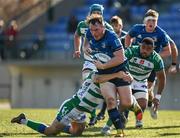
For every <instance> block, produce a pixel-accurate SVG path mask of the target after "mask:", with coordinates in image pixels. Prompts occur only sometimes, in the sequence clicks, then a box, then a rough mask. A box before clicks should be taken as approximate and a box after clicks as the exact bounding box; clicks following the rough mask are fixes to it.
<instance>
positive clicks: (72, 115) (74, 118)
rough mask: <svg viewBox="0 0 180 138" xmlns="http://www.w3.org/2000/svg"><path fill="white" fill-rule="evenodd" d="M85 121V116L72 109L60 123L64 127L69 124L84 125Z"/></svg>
mask: <svg viewBox="0 0 180 138" xmlns="http://www.w3.org/2000/svg"><path fill="white" fill-rule="evenodd" d="M85 120H86V114H85V113H84V112H81V111H79V110H77V109H76V108H74V109H72V110H71V112H69V113H68V114H66V115H65V116H64V117H63V118H62V119H61V120H60V122H61V123H62V124H64V125H69V124H70V123H71V122H76V123H84V122H85Z"/></svg>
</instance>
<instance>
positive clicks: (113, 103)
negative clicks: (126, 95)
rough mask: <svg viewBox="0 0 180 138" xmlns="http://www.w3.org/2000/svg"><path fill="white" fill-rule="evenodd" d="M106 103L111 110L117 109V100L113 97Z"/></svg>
mask: <svg viewBox="0 0 180 138" xmlns="http://www.w3.org/2000/svg"><path fill="white" fill-rule="evenodd" d="M106 103H107V107H109V108H113V107H116V99H114V98H113V97H108V98H107V99H106Z"/></svg>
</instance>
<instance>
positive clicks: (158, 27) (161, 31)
mask: <svg viewBox="0 0 180 138" xmlns="http://www.w3.org/2000/svg"><path fill="white" fill-rule="evenodd" d="M156 31H157V32H158V33H159V34H161V35H166V31H164V30H163V29H162V28H161V27H160V26H156Z"/></svg>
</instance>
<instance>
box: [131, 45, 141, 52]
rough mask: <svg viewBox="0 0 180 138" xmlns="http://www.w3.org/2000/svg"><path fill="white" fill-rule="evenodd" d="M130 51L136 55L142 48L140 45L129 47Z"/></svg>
mask: <svg viewBox="0 0 180 138" xmlns="http://www.w3.org/2000/svg"><path fill="white" fill-rule="evenodd" d="M129 49H130V50H131V51H135V53H138V52H137V51H139V49H140V47H139V46H138V45H132V46H130V47H129Z"/></svg>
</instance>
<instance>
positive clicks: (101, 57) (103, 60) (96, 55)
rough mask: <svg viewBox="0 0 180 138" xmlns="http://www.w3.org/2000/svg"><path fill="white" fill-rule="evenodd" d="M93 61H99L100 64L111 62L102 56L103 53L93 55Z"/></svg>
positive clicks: (107, 57) (108, 57)
mask: <svg viewBox="0 0 180 138" xmlns="http://www.w3.org/2000/svg"><path fill="white" fill-rule="evenodd" d="M94 59H95V60H98V61H100V62H102V63H106V62H108V61H109V60H111V57H110V56H108V55H106V54H104V53H96V54H94Z"/></svg>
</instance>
